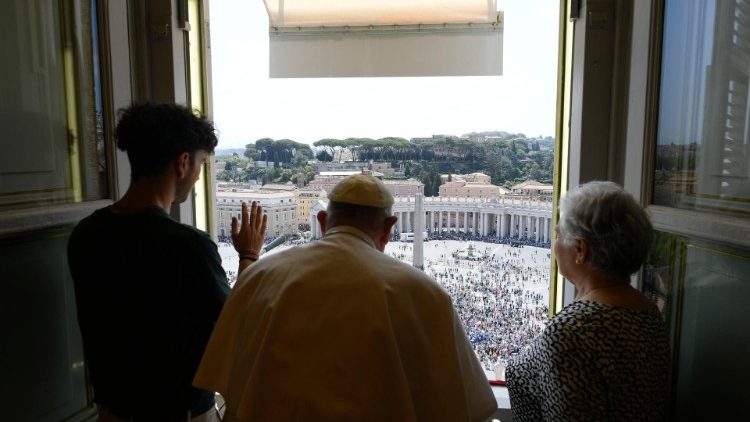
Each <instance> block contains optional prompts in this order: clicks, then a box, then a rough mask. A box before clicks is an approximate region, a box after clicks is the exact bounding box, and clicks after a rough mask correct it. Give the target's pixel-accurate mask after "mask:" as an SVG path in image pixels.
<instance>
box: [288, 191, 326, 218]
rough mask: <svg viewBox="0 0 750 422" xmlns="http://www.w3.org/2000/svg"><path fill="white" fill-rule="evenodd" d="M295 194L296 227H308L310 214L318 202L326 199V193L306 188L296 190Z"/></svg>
mask: <svg viewBox="0 0 750 422" xmlns="http://www.w3.org/2000/svg"><path fill="white" fill-rule="evenodd" d="M295 194H296V195H297V225H298V226H302V225H309V224H310V212H311V210H312V208H313V206H314V205H315V204H316V203H317V202H318V201H319V200H321V199H324V198H326V197H327V196H326V191H325V190H323V189H316V188H313V187H310V186H308V187H305V188H302V189H298V190H296V191H295Z"/></svg>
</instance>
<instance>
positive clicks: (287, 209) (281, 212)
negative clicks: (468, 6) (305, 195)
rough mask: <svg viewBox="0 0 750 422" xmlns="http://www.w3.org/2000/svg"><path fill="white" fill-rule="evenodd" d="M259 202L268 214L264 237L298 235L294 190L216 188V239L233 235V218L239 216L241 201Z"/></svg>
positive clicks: (248, 202)
mask: <svg viewBox="0 0 750 422" xmlns="http://www.w3.org/2000/svg"><path fill="white" fill-rule="evenodd" d="M243 201H244V202H246V203H247V204H248V205H249V204H251V203H252V202H253V201H256V202H258V203H259V204H260V205H261V206H262V207H263V211H264V212H265V213H266V215H268V222H267V226H266V236H268V237H277V236H281V235H285V234H295V233H297V227H298V226H297V196H296V194H295V192H294V191H288V192H284V191H266V190H263V189H260V190H244V189H236V188H234V189H222V188H219V189H217V192H216V227H217V235H218V237H219V239H223V238H227V237H230V236H231V233H232V216H239V215H240V211H241V207H242V202H243Z"/></svg>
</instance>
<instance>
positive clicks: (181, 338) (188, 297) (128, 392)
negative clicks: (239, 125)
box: [68, 103, 266, 422]
mask: <svg viewBox="0 0 750 422" xmlns="http://www.w3.org/2000/svg"><path fill="white" fill-rule="evenodd" d="M115 136H116V138H117V146H118V148H119V149H121V150H122V151H125V152H127V154H128V160H129V162H130V167H131V181H130V186H129V188H128V190H127V192H126V193H125V195H123V196H122V198H121V199H120V200H119V201H117V202H115V203H114V204H112V205H110V206H108V207H105V208H102V209H100V210H97V211H95V212H94V213H93V214H92V215H90V216H89V217H87V218H85V219H84V220H82V221H81V222H80V223H79V224H78V225H77V226H76V228H75V229H74V231H73V233H72V235H71V237H70V241H69V244H68V261H69V264H70V270H71V274H72V276H73V281H74V285H75V294H76V302H77V303H76V305H77V310H78V323H79V325H80V328H81V335H82V338H83V346H84V354H85V359H86V363H87V367H88V371H89V374H90V376H91V382H92V384H93V388H94V402H96V403H97V404H98V406H99V420H100V421H164V422H170V421H212V420H215V413H216V412H215V411H214V410H213V409H214V393H213V392H211V391H207V390H202V389H198V388H195V387H193V386H192V385H191V382H192V379H193V375H194V374H195V370H196V368H197V367H198V363H199V362H200V359H201V356H202V355H203V350H204V348H205V346H206V343H207V342H208V339H209V336H210V335H211V332H212V330H213V327H214V324H215V322H216V320H217V318H218V316H219V313H220V311H221V309H222V307H223V305H224V301H225V300H226V297H227V295H228V293H229V285H228V283H227V277H226V274H225V272H224V270H223V269H222V267H221V258H220V256H219V253H218V249H217V246H216V244H215V243H214V242H213V241H212V240H211V238H210V237H209V236H208V235H207V234H206V233H204V232H202V231H200V230H197V229H196V228H194V227H191V226H188V225H185V224H181V223H179V222H177V221H174V220H173V219H172V218H171V217H170V215H169V211H170V208H171V207H172V205H173V204H179V203H181V202H183V201H185V200H186V199H187V198H188V197H189V195H190V192H191V191H192V189H193V186H194V185H195V182H196V181H197V180H198V176H199V174H200V169H201V164H202V163H203V161H204V160H205V159H206V158H207V157H208V156H209V155H210V154H211V153H212V152H213V150H214V147H215V146H216V144H217V138H216V133H215V130H214V126H213V124H212V123H211V122H210V121H208V120H206V119H205V118H203V117H201V116H199V115H196V114H194V113H193V112H192V111H191V110H189V109H187V108H186V107H183V106H179V105H176V104H156V103H144V104H134V105H132V106H130V107H128V108H126V109H124V110H122V111H121V114H120V120H119V123H118V125H117V128H116V134H115ZM265 228H266V217H265V215H263V214H262V210H261V207H260V206H258V205H256V204H255V203H253V204H252V207H248V206H247V205H246V204H242V216H241V219H240V220H238V219H236V218H233V219H232V240H233V242H234V247H235V249H237V251H238V252H239V254H240V258H241V259H240V265H239V269H238V274H240V273H241V272H242V270H244V269H245V268H246V267H248V266H249V265H250V264H251V263H252V262H254V261H255V260H256V259H257V258H258V252H259V251H260V248H261V246H262V243H263V238H264V234H265Z"/></svg>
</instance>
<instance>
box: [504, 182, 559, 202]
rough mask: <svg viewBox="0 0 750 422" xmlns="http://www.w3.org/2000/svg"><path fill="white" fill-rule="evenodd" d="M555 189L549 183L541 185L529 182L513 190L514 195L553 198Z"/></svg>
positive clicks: (518, 185)
mask: <svg viewBox="0 0 750 422" xmlns="http://www.w3.org/2000/svg"><path fill="white" fill-rule="evenodd" d="M553 192H554V187H553V186H552V185H550V184H547V183H539V182H537V181H536V180H527V181H525V182H523V183H519V184H517V185H515V186H513V187H512V188H511V193H513V194H514V195H525V196H542V197H547V198H552V193H553Z"/></svg>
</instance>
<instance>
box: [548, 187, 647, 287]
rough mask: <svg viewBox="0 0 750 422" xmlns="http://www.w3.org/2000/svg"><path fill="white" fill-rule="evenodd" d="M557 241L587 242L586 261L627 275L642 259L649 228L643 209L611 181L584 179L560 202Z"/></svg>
mask: <svg viewBox="0 0 750 422" xmlns="http://www.w3.org/2000/svg"><path fill="white" fill-rule="evenodd" d="M558 230H559V231H560V240H561V241H563V242H564V243H565V244H566V245H569V246H572V245H574V244H575V241H576V240H585V241H586V242H587V243H588V246H589V247H588V250H589V254H588V261H589V262H591V264H592V265H593V266H594V267H596V268H598V269H599V270H601V271H603V272H606V273H611V274H617V275H624V276H629V275H631V274H633V273H634V272H636V271H638V269H639V268H640V266H641V264H643V262H644V261H645V260H646V256H647V255H648V251H649V249H650V248H651V243H652V241H653V236H654V234H653V227H652V226H651V222H650V221H649V217H648V214H646V211H645V210H644V209H643V208H642V207H641V206H640V205H639V204H638V203H637V202H636V201H635V199H633V197H632V196H631V195H630V194H629V193H628V192H626V191H625V190H623V189H622V188H621V187H620V186H619V185H617V184H616V183H613V182H600V181H594V182H588V183H585V184H583V185H581V186H579V187H578V188H577V189H574V190H571V191H569V192H568V193H566V194H565V196H564V197H563V198H562V200H561V201H560V221H559V222H558Z"/></svg>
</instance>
